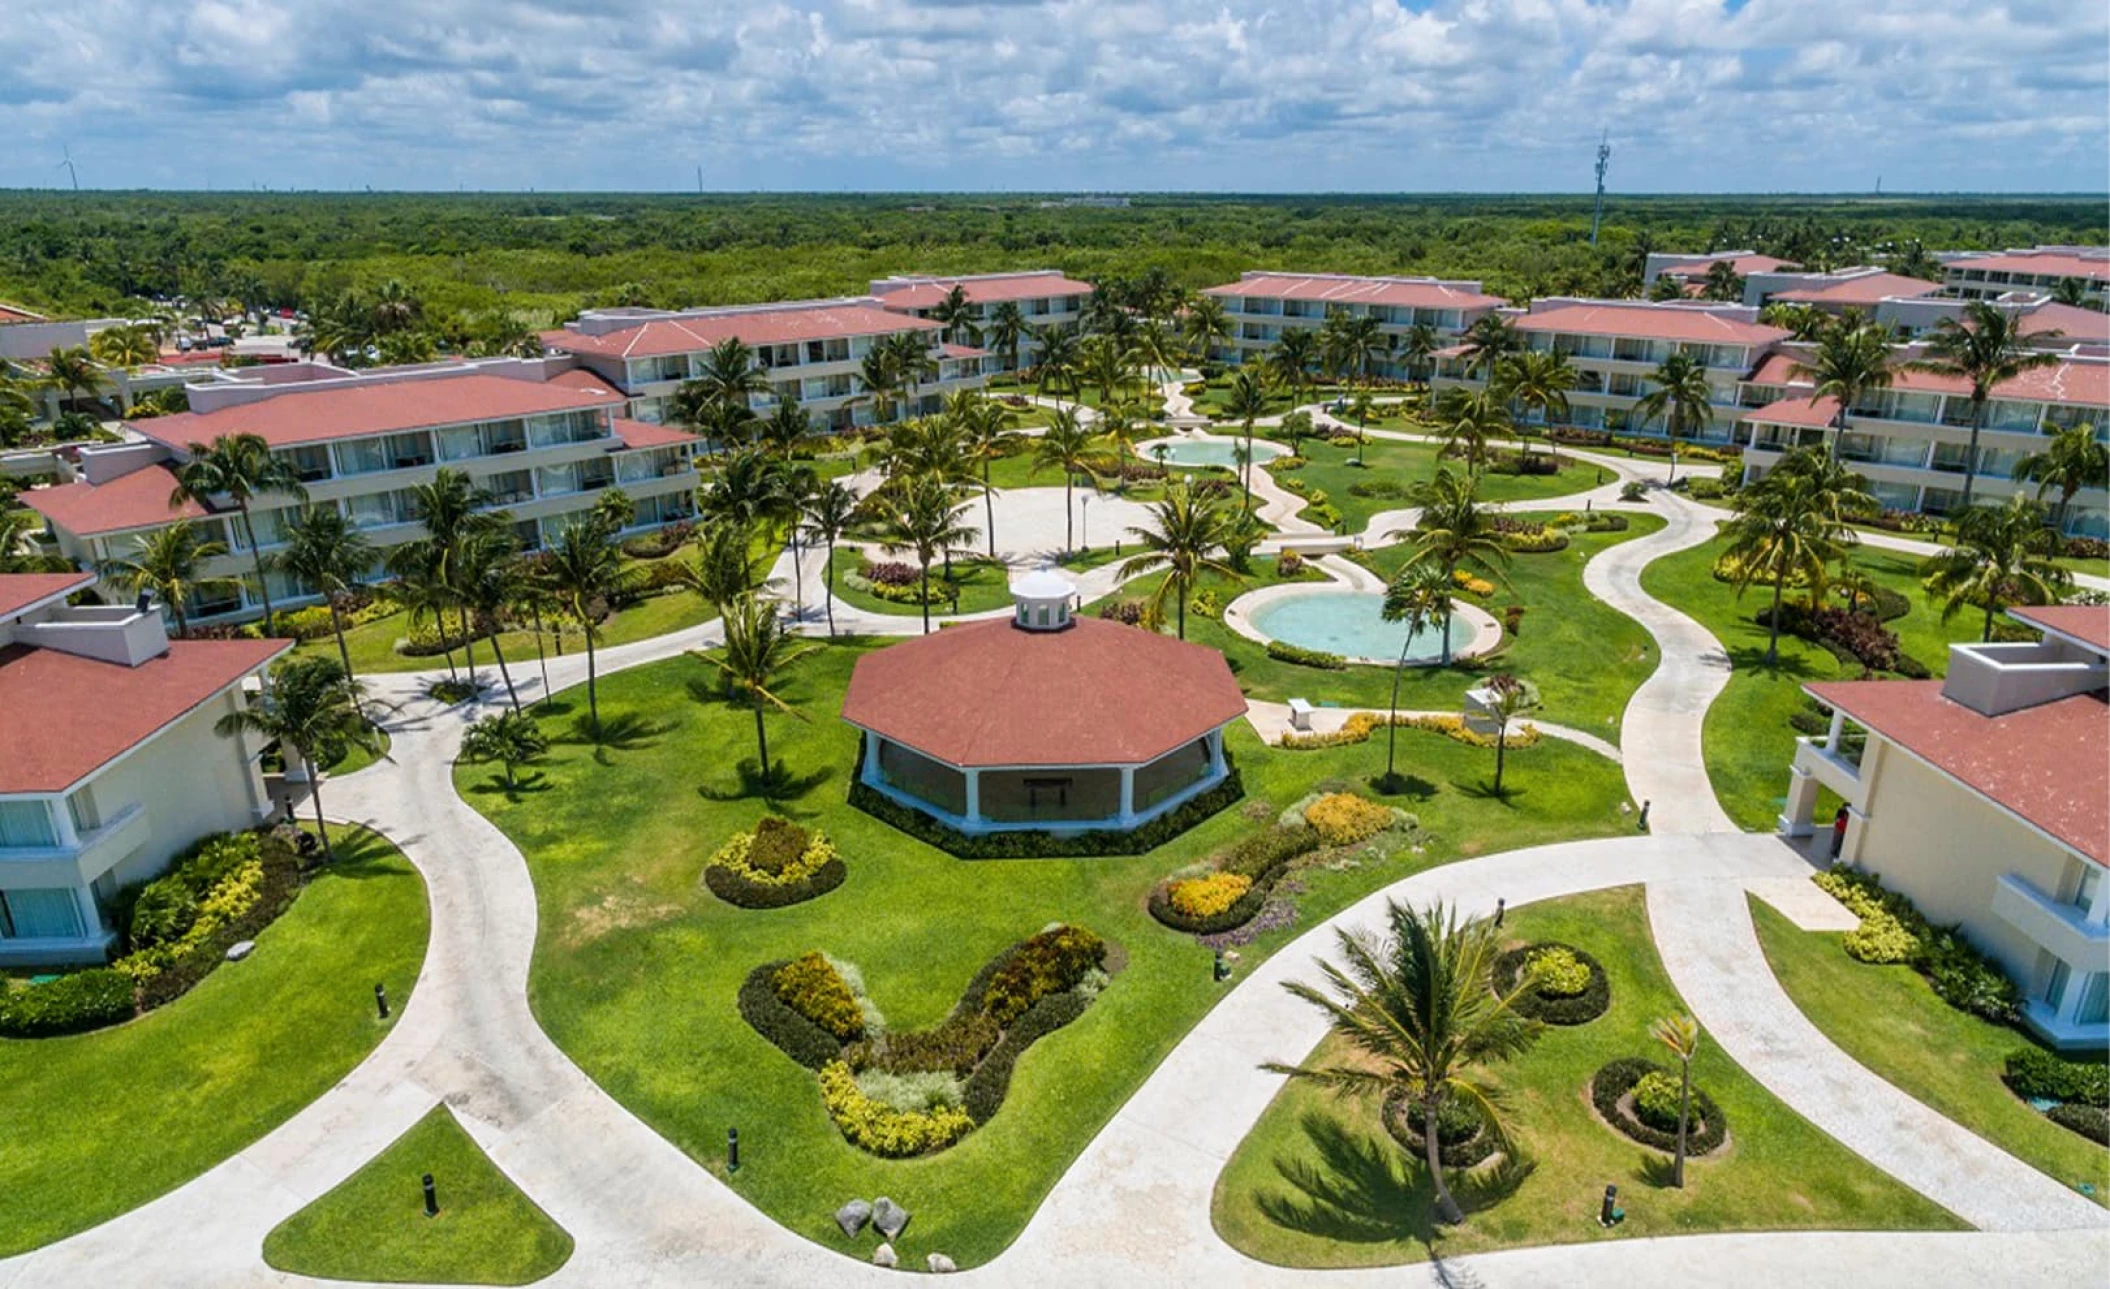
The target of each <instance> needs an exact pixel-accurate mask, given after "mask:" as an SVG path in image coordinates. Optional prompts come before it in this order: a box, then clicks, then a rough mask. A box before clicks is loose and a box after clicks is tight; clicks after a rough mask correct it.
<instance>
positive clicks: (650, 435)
mask: <svg viewBox="0 0 2110 1289" xmlns="http://www.w3.org/2000/svg"><path fill="white" fill-rule="evenodd" d="M615 433H616V437H617V438H619V439H621V440H622V441H623V446H624V447H626V448H663V447H670V446H672V445H674V444H676V443H695V442H697V441H698V438H697V436H696V435H694V434H691V433H689V432H688V431H687V430H684V429H681V428H679V427H677V426H673V425H653V424H650V423H649V422H646V421H633V420H630V419H628V418H626V417H621V416H618V417H616V418H615Z"/></svg>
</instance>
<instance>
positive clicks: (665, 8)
mask: <svg viewBox="0 0 2110 1289" xmlns="http://www.w3.org/2000/svg"><path fill="white" fill-rule="evenodd" d="M0 68H4V69H6V73H5V75H0V138H4V139H6V140H7V146H6V147H5V148H4V149H0V186H6V187H23V186H48V185H53V184H62V183H64V182H65V174H64V172H63V171H62V170H60V169H59V168H58V162H59V159H60V155H61V148H62V147H63V148H65V149H66V150H68V151H69V152H70V154H71V156H72V158H73V160H74V162H75V164H76V165H77V166H78V167H79V172H80V175H81V178H82V181H83V182H84V183H86V184H88V185H90V186H103V187H180V188H202V187H215V188H247V187H254V186H256V185H259V184H262V185H268V186H271V187H277V188H284V187H320V188H361V187H365V186H369V185H371V186H373V187H375V188H425V189H452V188H455V187H458V186H459V187H468V188H485V189H523V188H530V187H532V188H539V189H669V188H671V189H687V188H693V187H694V185H695V182H696V167H698V166H702V167H703V171H704V183H705V185H706V186H707V187H710V188H713V189H730V190H751V189H774V190H790V189H797V190H811V189H901V188H910V189H965V190H984V189H1034V190H1045V189H1062V190H1074V189H1107V190H1166V189H1183V190H1240V191H1311V190H1327V191H1350V190H1371V191H1387V192H1397V191H1433V190H1446V191H1447V190H1473V191H1575V190H1579V189H1586V188H1587V187H1588V186H1589V184H1590V181H1591V176H1590V163H1591V160H1592V151H1593V147H1594V145H1595V142H1596V139H1597V135H1598V132H1599V131H1600V130H1601V129H1603V130H1609V131H1610V133H1611V138H1612V144H1613V148H1614V157H1613V163H1612V172H1611V185H1612V187H1614V188H1615V189H1617V190H1620V191H1627V192H1678V191H1700V192H1716V191H1721V192H1751V191H1758V192H1765V191H1818V190H1823V191H1858V190H1865V189H1868V188H1871V187H1873V186H1874V184H1875V181H1876V177H1877V176H1878V175H1879V174H1880V175H1881V176H1882V178H1883V186H1884V188H1885V190H1886V191H1906V190H1917V191H1934V190H1945V191H1984V190H1996V191H2019V190H2037V191H2041V190H2059V191H2096V192H2110V5H2105V4H2104V3H2103V0H2001V2H1993V0H1910V2H1906V0H1726V2H1725V0H1608V2H1602V3H1600V2H1597V0H1412V2H1411V3H1396V2H1395V0H1333V2H1328V0H1302V2H1298V0H1257V2H1255V0H1192V2H1191V3H1190V2H1189V0H1156V2H1154V3H1136V2H1134V0H809V2H808V3H801V4H796V5H794V4H776V3H771V2H770V0H755V2H754V3H730V2H728V0H705V2H696V0H595V2H593V3H587V2H585V0H541V2H539V3H537V2H528V0H450V2H448V3H428V2H427V0H384V2H383V3H373V2H372V0H365V2H363V3H359V4H346V3H340V2H339V0H183V2H181V3H174V4H171V3H165V2H164V0H70V2H69V3H67V4H63V5H44V6H38V7H36V8H35V9H34V10H30V11H27V12H24V13H21V14H15V15H11V16H10V19H9V21H8V22H7V23H5V24H0Z"/></svg>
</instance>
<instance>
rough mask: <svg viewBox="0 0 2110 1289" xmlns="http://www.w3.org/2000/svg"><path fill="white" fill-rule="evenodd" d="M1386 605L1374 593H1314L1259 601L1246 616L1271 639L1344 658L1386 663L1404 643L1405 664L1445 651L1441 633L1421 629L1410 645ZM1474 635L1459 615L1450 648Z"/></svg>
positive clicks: (1401, 624) (1453, 623) (1433, 658)
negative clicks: (1389, 616)
mask: <svg viewBox="0 0 2110 1289" xmlns="http://www.w3.org/2000/svg"><path fill="white" fill-rule="evenodd" d="M1384 605H1385V597H1384V596H1382V595H1378V594H1375V593H1372V592H1365V591H1313V592H1310V593H1309V594H1301V593H1300V594H1297V595H1285V596H1283V597H1281V598H1279V599H1276V600H1274V601H1272V602H1271V603H1267V604H1263V605H1261V606H1260V607H1259V608H1257V609H1255V610H1253V612H1252V614H1251V616H1250V617H1249V618H1248V619H1247V620H1248V621H1249V622H1251V623H1252V625H1253V629H1254V630H1256V631H1258V632H1259V633H1260V634H1262V635H1264V636H1267V637H1268V638H1269V639H1272V640H1280V641H1282V642H1283V643H1284V644H1293V645H1299V646H1301V647H1303V648H1306V649H1318V650H1321V651H1323V652H1326V653H1336V654H1339V655H1341V656H1342V657H1343V658H1359V659H1364V660H1368V661H1373V662H1385V663H1390V662H1393V661H1395V660H1397V659H1398V657H1399V647H1400V645H1401V644H1406V645H1407V661H1408V662H1434V661H1436V660H1437V659H1438V658H1440V657H1441V656H1442V655H1443V635H1442V633H1441V632H1439V631H1437V630H1436V629H1435V628H1433V627H1425V628H1423V629H1422V630H1421V631H1419V632H1416V633H1415V635H1414V638H1413V640H1412V642H1411V643H1408V640H1407V626H1406V624H1405V623H1404V622H1387V621H1385V618H1384V612H1383V610H1384ZM1476 634H1477V633H1476V632H1475V630H1474V628H1473V625H1472V624H1471V623H1470V622H1467V621H1465V620H1464V619H1463V618H1462V617H1453V618H1452V619H1451V622H1450V637H1451V648H1452V650H1453V651H1454V652H1455V651H1456V650H1457V649H1458V648H1460V647H1461V646H1463V645H1469V644H1471V643H1472V642H1473V639H1474V637H1475V635H1476Z"/></svg>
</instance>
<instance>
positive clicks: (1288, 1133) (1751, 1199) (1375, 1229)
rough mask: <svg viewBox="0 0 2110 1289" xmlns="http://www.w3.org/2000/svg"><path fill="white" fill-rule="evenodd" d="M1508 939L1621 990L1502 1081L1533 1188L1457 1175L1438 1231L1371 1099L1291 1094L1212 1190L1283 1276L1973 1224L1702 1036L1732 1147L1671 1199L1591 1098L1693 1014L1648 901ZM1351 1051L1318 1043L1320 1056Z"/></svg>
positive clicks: (1651, 1154) (1531, 916) (1578, 905)
mask: <svg viewBox="0 0 2110 1289" xmlns="http://www.w3.org/2000/svg"><path fill="white" fill-rule="evenodd" d="M1507 930H1508V932H1509V934H1510V936H1511V938H1512V939H1513V940H1514V941H1516V942H1518V943H1525V942H1530V941H1536V940H1560V941H1564V942H1566V943H1569V944H1573V945H1577V946H1579V947H1581V948H1583V949H1585V950H1587V951H1589V952H1590V953H1591V954H1593V955H1595V956H1596V958H1597V959H1598V961H1599V962H1601V963H1602V964H1603V965H1604V968H1605V972H1606V974H1607V975H1608V976H1609V977H1610V979H1611V984H1612V1006H1611V1010H1610V1011H1608V1012H1606V1013H1605V1014H1604V1015H1603V1016H1600V1017H1599V1018H1597V1019H1596V1020H1594V1021H1591V1022H1590V1023H1588V1024H1586V1025H1581V1026H1575V1027H1568V1028H1558V1027H1549V1028H1548V1029H1547V1030H1546V1031H1545V1033H1544V1034H1543V1035H1542V1037H1541V1038H1540V1039H1539V1041H1538V1043H1537V1044H1536V1045H1535V1046H1534V1047H1533V1048H1532V1049H1531V1050H1530V1051H1529V1052H1527V1053H1525V1054H1524V1055H1523V1056H1522V1057H1520V1058H1519V1059H1518V1060H1516V1061H1515V1062H1513V1063H1511V1064H1509V1065H1505V1066H1500V1067H1496V1070H1495V1077H1496V1080H1497V1081H1498V1082H1499V1084H1500V1085H1501V1087H1502V1089H1503V1090H1504V1092H1505V1093H1506V1094H1507V1097H1508V1101H1509V1106H1508V1116H1509V1124H1510V1128H1511V1131H1512V1132H1513V1133H1514V1134H1515V1136H1516V1137H1517V1139H1518V1140H1519V1141H1521V1143H1522V1144H1523V1148H1524V1151H1525V1153H1526V1154H1527V1155H1528V1157H1529V1159H1530V1160H1531V1162H1532V1164H1533V1165H1534V1167H1533V1170H1532V1171H1531V1173H1530V1174H1529V1175H1528V1176H1527V1177H1525V1178H1524V1179H1523V1180H1522V1181H1521V1182H1520V1183H1517V1184H1515V1185H1514V1186H1513V1188H1512V1189H1510V1190H1509V1191H1508V1192H1507V1193H1504V1190H1503V1188H1502V1187H1501V1186H1500V1185H1498V1184H1495V1183H1494V1182H1493V1181H1492V1179H1490V1178H1488V1173H1487V1170H1483V1171H1482V1172H1481V1173H1480V1174H1479V1176H1478V1182H1477V1184H1475V1182H1473V1181H1468V1182H1467V1183H1466V1184H1465V1185H1464V1186H1463V1187H1462V1188H1461V1187H1460V1181H1461V1179H1460V1177H1459V1176H1458V1174H1457V1172H1456V1171H1455V1170H1453V1171H1451V1172H1450V1173H1449V1174H1447V1176H1448V1178H1449V1180H1450V1181H1451V1183H1452V1187H1453V1190H1454V1191H1455V1192H1457V1193H1458V1198H1459V1202H1460V1203H1461V1204H1463V1205H1464V1206H1465V1208H1466V1211H1467V1221H1466V1223H1465V1224H1464V1225H1463V1226H1459V1227H1455V1228H1449V1229H1438V1228H1436V1227H1435V1226H1434V1225H1433V1224H1432V1223H1431V1221H1430V1196H1431V1193H1432V1192H1431V1188H1430V1187H1429V1185H1428V1182H1427V1175H1426V1173H1425V1172H1424V1170H1423V1169H1422V1167H1421V1165H1420V1162H1419V1160H1418V1158H1416V1157H1413V1156H1410V1154H1409V1153H1408V1152H1407V1151H1405V1150H1403V1149H1402V1148H1401V1147H1400V1146H1399V1145H1398V1144H1396V1143H1395V1142H1394V1141H1393V1139H1392V1138H1391V1137H1390V1135H1388V1134H1387V1133H1386V1132H1385V1130H1384V1127H1383V1125H1382V1124H1381V1123H1380V1122H1379V1120H1378V1106H1377V1102H1376V1100H1375V1099H1374V1098H1365V1097H1346V1098H1339V1097H1335V1096H1334V1095H1332V1094H1331V1093H1328V1092H1324V1091H1319V1090H1316V1089H1313V1088H1311V1087H1308V1086H1306V1085H1302V1084H1296V1083H1292V1084H1290V1085H1288V1086H1286V1087H1285V1088H1284V1089H1283V1090H1282V1092H1280V1093H1279V1094H1277V1096H1276V1098H1275V1100H1274V1101H1273V1102H1272V1103H1271V1104H1270V1105H1269V1106H1268V1108H1267V1111H1266V1112H1265V1113H1264V1114H1263V1115H1262V1116H1261V1119H1260V1122H1259V1123H1258V1124H1256V1125H1255V1126H1254V1128H1253V1131H1252V1133H1251V1134H1250V1135H1249V1136H1248V1137H1247V1138H1246V1139H1245V1141H1244V1142H1243V1143H1242V1144H1241V1145H1240V1146H1239V1148H1238V1151H1237V1153H1236V1154H1234V1155H1233V1156H1232V1157H1231V1161H1230V1163H1229V1164H1227V1165H1226V1166H1225V1168H1224V1171H1223V1174H1222V1175H1221V1176H1220V1177H1219V1178H1218V1180H1217V1185H1216V1197H1215V1203H1214V1205H1213V1209H1212V1215H1213V1217H1214V1219H1215V1223H1216V1229H1217V1231H1218V1232H1220V1233H1221V1234H1222V1235H1223V1237H1224V1238H1225V1239H1226V1240H1228V1241H1230V1243H1231V1244H1232V1245H1233V1246H1234V1247H1236V1248H1237V1249H1239V1250H1240V1251H1241V1252H1243V1253H1245V1254H1247V1255H1248V1256H1250V1257H1254V1258H1258V1259H1260V1260H1261V1261H1264V1262H1270V1263H1274V1264H1277V1265H1282V1266H1297V1267H1352V1266H1384V1265H1389V1264H1394V1263H1403V1262H1418V1261H1422V1260H1424V1259H1427V1258H1430V1257H1434V1256H1453V1255H1456V1254H1461V1253H1473V1252H1478V1251H1481V1250H1487V1249H1501V1248H1513V1247H1516V1246H1519V1245H1533V1244H1568V1243H1580V1242H1584V1241H1598V1240H1625V1239H1642V1238H1647V1237H1651V1236H1670V1235H1686V1234H1692V1233H1696V1232H1702V1231H1735V1230H1745V1231H1749V1230H1810V1229H1816V1230H1860V1229H1893V1230H1894V1229H1933V1230H1954V1229H1958V1228H1960V1227H1961V1226H1962V1223H1960V1222H1958V1221H1957V1220H1956V1219H1955V1218H1954V1217H1952V1216H1951V1215H1950V1214H1949V1213H1947V1212H1946V1211H1945V1210H1943V1209H1941V1208H1939V1207H1938V1206H1936V1205H1934V1204H1933V1203H1931V1202H1930V1201H1928V1200H1926V1199H1924V1198H1922V1197H1921V1196H1919V1195H1917V1194H1915V1193H1913V1192H1912V1191H1909V1190H1907V1189H1906V1188H1904V1187H1903V1186H1901V1185H1899V1184H1898V1183H1897V1182H1895V1181H1893V1180H1891V1179H1890V1178H1889V1177H1888V1176H1886V1175H1885V1174H1883V1173H1882V1172H1880V1171H1879V1170H1877V1169H1876V1168H1875V1166H1874V1165H1872V1164H1869V1163H1868V1162H1866V1161H1865V1160H1863V1159H1861V1158H1860V1157H1859V1156H1857V1155H1855V1154H1853V1153H1852V1152H1850V1151H1848V1150H1847V1149H1846V1148H1845V1147H1843V1146H1841V1145H1839V1144H1838V1143H1837V1142H1835V1141H1833V1140H1832V1139H1831V1138H1829V1137H1827V1136H1825V1135H1824V1134H1823V1133H1821V1132H1819V1131H1818V1130H1817V1129H1816V1128H1814V1127H1812V1126H1811V1125H1810V1124H1809V1123H1808V1122H1806V1121H1805V1120H1803V1119H1802V1118H1801V1117H1800V1116H1799V1115H1797V1114H1795V1112H1794V1111H1792V1110H1790V1109H1788V1108H1787V1107H1786V1106H1785V1105H1783V1104H1781V1102H1780V1101H1779V1100H1777V1099H1776V1098H1775V1097H1774V1096H1773V1095H1772V1094H1771V1093H1769V1092H1767V1091H1766V1090H1765V1089H1764V1088H1763V1087H1761V1086H1760V1085H1759V1084H1758V1083H1757V1081H1756V1080H1754V1079H1752V1078H1751V1077H1750V1076H1749V1075H1748V1074H1746V1073H1745V1072H1744V1071H1743V1069H1742V1067H1740V1066H1738V1065H1737V1064H1736V1062H1734V1061H1733V1060H1731V1059H1730V1058H1729V1057H1728V1056H1727V1055H1725V1054H1724V1053H1723V1052H1722V1051H1721V1049H1720V1048H1719V1047H1717V1046H1716V1045H1715V1044H1714V1042H1713V1041H1712V1039H1711V1038H1710V1037H1708V1036H1705V1035H1704V1034H1703V1036H1702V1038H1701V1043H1700V1052H1699V1055H1698V1056H1697V1057H1696V1058H1695V1059H1694V1061H1693V1083H1694V1085H1695V1086H1697V1087H1699V1088H1701V1089H1703V1090H1705V1091H1706V1092H1707V1094H1708V1095H1709V1096H1711V1097H1713V1098H1714V1100H1715V1102H1716V1104H1718V1105H1719V1106H1720V1107H1721V1109H1722V1111H1723V1113H1724V1114H1725V1115H1726V1116H1727V1118H1728V1121H1729V1140H1728V1141H1727V1142H1726V1143H1724V1144H1723V1145H1722V1146H1720V1147H1718V1148H1717V1149H1716V1151H1715V1152H1713V1154H1711V1155H1708V1156H1704V1157H1701V1158H1698V1159H1694V1160H1691V1161H1689V1162H1688V1163H1687V1165H1686V1177H1685V1188H1684V1189H1683V1190H1678V1189H1675V1188H1672V1187H1671V1186H1670V1185H1669V1171H1670V1168H1669V1165H1670V1159H1669V1156H1668V1155H1667V1154H1664V1153H1662V1152H1659V1151H1655V1150H1652V1149H1650V1148H1648V1147H1646V1146H1642V1145H1640V1144H1639V1143H1637V1142H1635V1141H1633V1140H1631V1139H1629V1138H1627V1137H1626V1136H1624V1135H1622V1134H1620V1133H1618V1132H1616V1131H1614V1130H1613V1129H1612V1128H1610V1127H1609V1126H1607V1125H1606V1124H1605V1123H1604V1122H1603V1121H1602V1120H1601V1119H1599V1118H1598V1117H1597V1113H1596V1110H1595V1109H1594V1107H1592V1106H1591V1104H1590V1102H1589V1099H1588V1093H1587V1090H1586V1089H1587V1085H1588V1082H1589V1079H1590V1076H1591V1075H1592V1074H1593V1073H1595V1072H1596V1070H1597V1069H1598V1068H1599V1067H1601V1066H1602V1065H1604V1064H1605V1062H1607V1061H1610V1060H1612V1059H1614V1058H1617V1057H1626V1056H1635V1057H1642V1058H1644V1059H1647V1060H1651V1061H1657V1062H1659V1063H1664V1064H1674V1063H1675V1062H1674V1060H1673V1058H1671V1057H1670V1056H1669V1054H1668V1053H1667V1052H1666V1051H1665V1050H1664V1049H1663V1047H1662V1045H1661V1044H1659V1043H1657V1042H1656V1041H1655V1040H1654V1039H1653V1038H1651V1037H1650V1036H1649V1033H1648V1027H1649V1024H1650V1022H1652V1021H1653V1020H1655V1019H1656V1018H1657V1017H1659V1016H1664V1015H1668V1014H1670V1013H1673V1012H1677V1011H1681V1010H1683V1003H1682V1002H1681V1001H1680V999H1679V998H1678V995H1677V992H1676V991H1675V990H1674V989H1673V988H1672V987H1671V983H1670V980H1669V978H1668V977H1666V976H1665V975H1664V974H1663V967H1662V964H1661V962H1660V961H1659V960H1658V959H1657V957H1656V950H1655V943H1654V941H1653V940H1652V939H1651V938H1650V936H1649V932H1648V915H1647V910H1646V907H1645V905H1644V902H1643V896H1642V892H1641V889H1640V888H1639V887H1632V886H1629V887H1621V888H1619V889H1616V890H1610V891H1599V892H1594V893H1592V894H1589V895H1579V896H1572V897H1570V898H1567V899H1563V900H1556V901H1552V902H1549V903H1546V904H1538V905H1531V906H1529V907H1526V908H1523V909H1517V910H1512V911H1511V913H1510V915H1509V919H1508V923H1507ZM1329 1043H1330V1040H1329ZM1342 1054H1345V1050H1344V1051H1342V1052H1337V1051H1336V1050H1335V1049H1334V1048H1333V1047H1331V1046H1329V1045H1328V1044H1322V1045H1321V1046H1320V1048H1319V1050H1318V1051H1317V1052H1316V1053H1314V1054H1313V1057H1312V1059H1315V1060H1324V1059H1329V1058H1331V1057H1333V1056H1336V1055H1342ZM1297 1055H1298V1053H1294V1052H1283V1053H1281V1054H1280V1056H1281V1059H1284V1060H1290V1059H1294V1058H1295V1057H1296V1056H1297ZM1608 1183H1609V1184H1616V1185H1617V1186H1618V1187H1619V1199H1620V1203H1621V1205H1622V1206H1623V1207H1624V1208H1625V1209H1626V1214H1627V1216H1626V1221H1625V1222H1624V1223H1622V1224H1621V1225H1619V1226H1616V1227H1613V1228H1611V1229H1609V1230H1608V1229H1606V1228H1604V1227H1602V1226H1600V1225H1598V1222H1597V1211H1598V1203H1599V1199H1600V1197H1601V1196H1602V1195H1603V1193H1604V1188H1605V1186H1606V1185H1607V1184H1608Z"/></svg>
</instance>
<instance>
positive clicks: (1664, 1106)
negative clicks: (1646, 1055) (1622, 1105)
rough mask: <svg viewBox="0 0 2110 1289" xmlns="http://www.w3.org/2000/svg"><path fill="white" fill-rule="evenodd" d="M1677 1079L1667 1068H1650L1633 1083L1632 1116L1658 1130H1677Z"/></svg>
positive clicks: (1673, 1131) (1672, 1131) (1670, 1131)
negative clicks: (1638, 1080)
mask: <svg viewBox="0 0 2110 1289" xmlns="http://www.w3.org/2000/svg"><path fill="white" fill-rule="evenodd" d="M1678 1086H1679V1084H1678V1079H1677V1078H1676V1077H1675V1076H1673V1075H1672V1074H1671V1072H1670V1071H1669V1070H1651V1071H1649V1072H1648V1073H1647V1074H1644V1075H1642V1076H1641V1080H1640V1082H1638V1083H1636V1084H1634V1117H1635V1118H1637V1119H1639V1120H1641V1122H1643V1123H1645V1124H1647V1125H1648V1126H1649V1127H1651V1128H1654V1129H1655V1130H1656V1131H1658V1132H1669V1133H1675V1132H1677V1130H1678V1100H1679V1097H1678Z"/></svg>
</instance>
